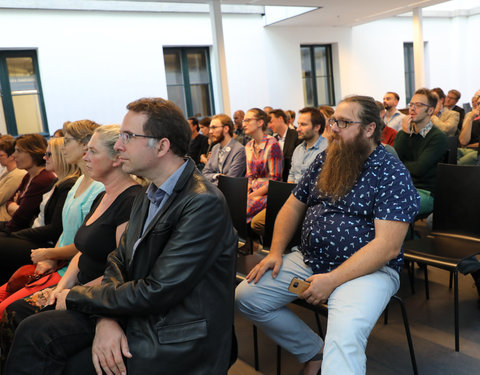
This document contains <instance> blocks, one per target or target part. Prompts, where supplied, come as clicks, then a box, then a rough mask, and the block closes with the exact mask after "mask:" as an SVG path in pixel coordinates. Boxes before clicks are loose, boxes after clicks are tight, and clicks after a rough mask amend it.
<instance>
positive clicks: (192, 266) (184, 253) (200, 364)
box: [67, 160, 237, 375]
mask: <svg viewBox="0 0 480 375" xmlns="http://www.w3.org/2000/svg"><path fill="white" fill-rule="evenodd" d="M148 206H149V201H148V198H147V197H146V195H145V194H140V196H139V197H138V198H137V200H136V202H135V203H134V205H133V208H132V214H131V216H130V222H129V225H128V227H127V230H126V232H125V234H124V235H123V237H122V239H121V243H120V245H119V248H118V249H117V250H116V251H114V252H112V253H111V254H110V256H109V259H108V265H107V269H106V271H105V276H104V279H103V283H102V285H101V286H96V287H75V288H73V289H72V290H71V291H70V293H69V294H68V297H67V307H68V309H73V310H78V311H82V312H85V313H89V314H95V315H100V316H109V317H114V318H117V319H118V320H119V321H120V322H121V324H122V325H123V327H124V330H125V333H126V335H127V339H128V344H129V347H130V352H131V353H132V355H133V357H132V358H131V359H128V360H126V364H127V373H128V374H131V375H133V374H142V375H145V374H147V375H148V374H155V375H158V374H172V375H173V374H175V375H178V374H212V375H213V374H226V373H227V369H228V362H229V358H230V349H231V342H232V325H233V299H234V285H235V282H234V278H235V258H236V257H235V255H236V250H237V236H236V233H235V232H234V229H233V227H232V223H231V219H230V214H229V212H228V208H227V205H226V203H225V200H224V198H223V195H222V194H221V193H220V191H219V190H218V189H217V188H216V187H214V186H213V185H211V184H210V183H208V182H207V181H206V180H205V178H204V177H203V176H202V175H201V174H200V173H199V172H198V170H197V169H196V168H195V166H194V164H193V162H192V161H191V160H188V164H187V166H186V168H185V170H184V172H183V174H182V175H181V177H180V179H179V180H178V182H177V184H176V186H175V189H174V191H173V193H172V195H171V196H170V197H169V199H168V201H167V202H166V204H165V206H164V207H163V208H162V209H161V211H160V212H159V213H158V214H157V215H156V216H155V217H154V219H153V220H152V222H151V223H150V224H149V225H148V228H147V229H146V231H145V233H144V235H143V236H142V229H143V224H144V221H145V218H146V216H147V213H148ZM140 237H142V240H141V241H140V242H139V244H138V246H137V248H136V251H135V255H134V256H133V257H132V254H133V248H134V244H135V242H136V241H137V240H138V239H139V238H140Z"/></svg>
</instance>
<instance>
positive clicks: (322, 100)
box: [300, 44, 335, 107]
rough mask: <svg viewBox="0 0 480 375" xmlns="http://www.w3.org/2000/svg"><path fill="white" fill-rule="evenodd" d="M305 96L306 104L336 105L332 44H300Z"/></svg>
mask: <svg viewBox="0 0 480 375" xmlns="http://www.w3.org/2000/svg"><path fill="white" fill-rule="evenodd" d="M300 52H301V55H302V80H303V97H304V101H305V105H306V106H314V107H317V106H319V105H330V106H334V105H335V93H334V89H333V69H332V46H331V45H329V44H325V45H313V46H300Z"/></svg>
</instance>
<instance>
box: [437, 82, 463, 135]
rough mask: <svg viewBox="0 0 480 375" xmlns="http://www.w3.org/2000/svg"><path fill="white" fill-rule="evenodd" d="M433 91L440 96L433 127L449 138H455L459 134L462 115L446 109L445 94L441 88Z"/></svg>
mask: <svg viewBox="0 0 480 375" xmlns="http://www.w3.org/2000/svg"><path fill="white" fill-rule="evenodd" d="M431 91H432V92H434V93H435V94H436V95H437V96H438V99H437V105H436V107H435V110H434V111H433V115H432V116H431V118H430V121H432V123H433V125H435V126H436V127H437V128H439V129H440V130H442V131H443V132H445V134H447V135H448V136H449V137H453V136H455V134H456V133H457V128H458V121H459V118H460V114H459V113H458V112H456V111H451V110H449V109H448V108H446V107H444V105H443V103H444V101H445V93H444V92H443V90H442V89H441V88H440V87H436V88H434V89H432V90H431Z"/></svg>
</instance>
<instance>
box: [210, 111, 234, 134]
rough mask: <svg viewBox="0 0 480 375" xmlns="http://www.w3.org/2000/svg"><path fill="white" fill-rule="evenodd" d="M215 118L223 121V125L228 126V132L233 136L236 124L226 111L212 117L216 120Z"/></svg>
mask: <svg viewBox="0 0 480 375" xmlns="http://www.w3.org/2000/svg"><path fill="white" fill-rule="evenodd" d="M215 119H216V120H219V121H220V122H221V123H222V125H223V126H228V134H230V137H233V128H234V125H233V121H232V119H231V118H230V116H228V115H226V114H224V113H220V114H218V115H215V116H213V117H212V120H215Z"/></svg>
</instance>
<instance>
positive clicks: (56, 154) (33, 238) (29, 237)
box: [0, 138, 81, 284]
mask: <svg viewBox="0 0 480 375" xmlns="http://www.w3.org/2000/svg"><path fill="white" fill-rule="evenodd" d="M62 147H63V138H52V139H50V141H49V142H48V147H47V152H46V153H45V156H44V159H45V169H46V170H47V171H50V172H55V174H56V175H57V177H58V179H57V182H56V183H55V185H54V188H53V189H52V190H50V191H48V192H47V193H45V194H44V195H43V200H42V203H41V204H40V214H39V215H38V216H37V218H36V220H35V222H34V223H33V225H32V227H31V228H27V229H23V230H20V231H18V232H15V233H13V234H11V235H10V236H8V235H5V234H3V235H0V283H1V284H3V283H5V282H6V281H7V280H8V278H9V277H10V276H11V275H12V273H13V272H14V271H15V270H16V269H17V268H18V267H20V266H22V265H24V264H27V263H30V251H31V249H36V248H39V247H51V246H54V245H55V243H56V242H57V240H58V237H59V236H60V234H61V233H62V209H63V204H64V202H65V199H66V198H67V194H68V192H69V191H70V189H71V188H72V186H73V184H74V183H75V181H77V178H78V177H79V176H80V173H81V172H80V169H79V168H78V166H77V165H75V164H68V163H67V162H66V160H65V158H64V157H63V152H62Z"/></svg>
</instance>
